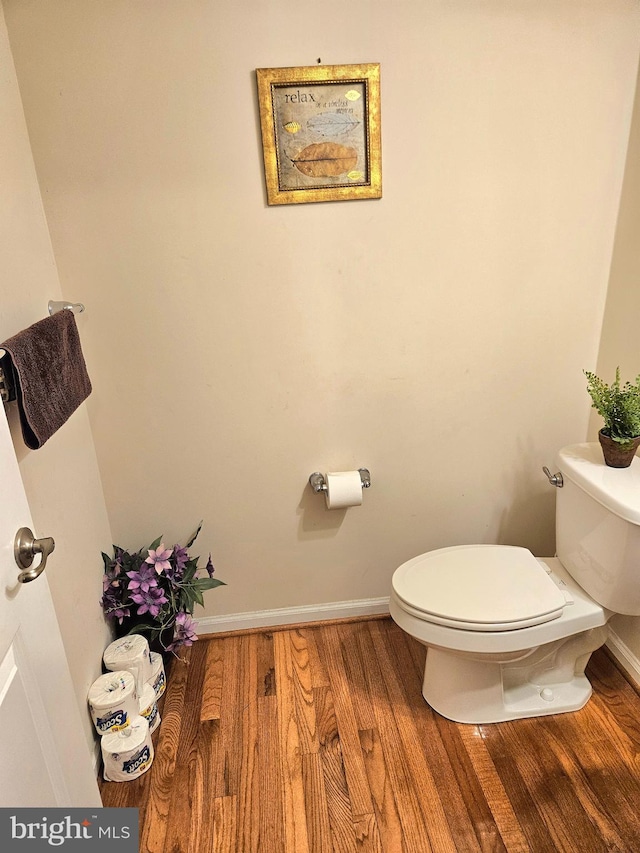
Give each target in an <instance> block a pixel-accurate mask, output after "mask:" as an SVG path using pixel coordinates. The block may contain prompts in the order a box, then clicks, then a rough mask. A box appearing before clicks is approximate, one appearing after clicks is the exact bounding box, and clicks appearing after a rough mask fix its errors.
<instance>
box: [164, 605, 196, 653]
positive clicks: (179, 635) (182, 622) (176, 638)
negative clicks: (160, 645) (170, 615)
mask: <svg viewBox="0 0 640 853" xmlns="http://www.w3.org/2000/svg"><path fill="white" fill-rule="evenodd" d="M197 639H198V635H197V634H196V624H195V622H194V621H193V619H192V618H191V616H189V614H188V613H184V612H180V613H178V615H177V616H176V623H175V626H174V630H173V642H172V643H169V645H168V646H167V651H169V652H175V650H176V649H178V648H180V646H192V645H193V643H194V640H197Z"/></svg>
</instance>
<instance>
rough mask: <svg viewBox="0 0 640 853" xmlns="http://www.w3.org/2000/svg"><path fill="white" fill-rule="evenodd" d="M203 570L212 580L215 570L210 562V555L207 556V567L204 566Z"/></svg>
mask: <svg viewBox="0 0 640 853" xmlns="http://www.w3.org/2000/svg"><path fill="white" fill-rule="evenodd" d="M205 569H206V570H207V574H208V575H209V577H210V578H212V577H213V573H214V572H215V569H214V568H213V563H212V562H211V554H209V559H208V560H207V565H206V566H205Z"/></svg>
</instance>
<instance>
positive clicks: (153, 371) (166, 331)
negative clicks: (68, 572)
mask: <svg viewBox="0 0 640 853" xmlns="http://www.w3.org/2000/svg"><path fill="white" fill-rule="evenodd" d="M4 3H5V9H6V15H7V21H8V30H9V35H10V38H11V44H12V49H13V53H14V57H15V61H16V65H17V69H18V77H19V81H20V91H21V94H22V99H23V103H24V107H25V113H26V118H27V124H28V128H29V134H30V139H31V144H32V149H33V154H34V159H35V163H36V168H37V173H38V179H39V182H40V188H41V191H42V197H43V202H44V207H45V211H46V215H47V220H48V223H49V228H50V233H51V238H52V242H53V246H54V251H55V256H56V261H57V265H58V270H59V275H60V279H61V282H62V286H63V289H64V291H65V293H66V294H67V295H69V296H72V297H73V298H74V299H77V300H82V301H83V302H85V303H86V305H87V315H86V321H83V322H84V326H83V341H86V352H87V357H88V360H89V362H90V364H91V366H92V376H93V380H94V388H95V392H94V394H93V396H92V398H91V399H90V401H89V404H88V409H89V416H90V420H91V425H92V430H93V435H94V439H95V445H96V451H97V456H98V461H99V465H100V470H101V474H102V481H103V485H104V492H105V499H106V503H107V507H108V511H109V518H110V521H111V527H112V530H113V536H114V538H115V541H116V542H118V543H119V544H121V545H123V546H131V547H139V546H141V545H143V544H144V543H146V542H149V541H151V540H152V539H153V538H154V537H156V536H157V535H159V534H161V533H162V534H164V536H165V541H166V542H167V543H168V544H172V543H173V542H175V541H177V540H179V539H180V538H182V537H184V536H186V535H188V534H189V533H190V532H191V530H192V529H193V527H194V525H195V524H196V523H197V522H198V521H199V520H200V519H201V518H202V519H204V522H205V526H204V528H203V531H202V533H201V535H200V539H199V551H200V553H202V554H204V555H205V556H206V555H208V553H209V552H211V553H212V555H213V559H214V563H215V564H216V566H217V568H218V575H219V576H220V577H221V578H223V579H224V580H226V581H227V582H228V586H226V587H224V588H221V589H218V590H215V591H213V592H211V593H209V594H208V596H207V607H206V610H205V611H204V614H205V615H207V616H214V615H223V614H234V613H241V612H250V611H256V610H263V609H270V608H281V607H302V606H305V605H310V606H313V605H316V604H319V603H323V602H336V601H348V600H355V599H367V598H375V597H382V596H385V595H387V594H388V590H389V581H390V577H391V574H392V572H393V570H394V568H395V567H396V566H397V565H398V564H399V563H401V562H402V561H404V560H406V559H407V558H409V557H411V556H412V555H414V554H416V553H418V552H421V551H424V550H426V549H429V548H436V547H440V546H445V545H450V544H456V543H467V542H502V543H514V544H522V545H525V546H527V547H530V548H531V549H533V551H534V552H535V553H537V554H540V555H544V554H550V553H553V551H554V497H555V496H554V490H553V489H552V488H550V487H549V486H548V484H547V482H546V480H545V479H544V477H543V475H542V472H541V466H542V465H543V464H547V465H549V466H553V464H554V454H555V451H556V449H557V448H558V447H560V446H562V445H564V444H567V443H570V442H575V441H580V440H583V439H584V437H585V435H586V433H587V427H588V421H589V401H588V399H587V396H586V394H585V390H584V377H583V375H582V370H583V368H584V367H585V366H588V365H590V364H594V363H595V361H596V358H597V353H598V344H599V336H600V329H601V325H602V317H603V310H604V304H605V295H606V288H607V282H608V277H609V267H610V262H611V252H612V245H613V237H614V230H615V224H616V216H617V211H618V205H619V198H620V188H621V183H622V177H623V169H624V164H625V156H626V150H627V141H628V134H629V126H630V120H631V113H632V106H633V95H634V89H635V83H636V71H637V64H638V49H639V41H640V30H639V24H640V7H638V4H637V2H635V0H573V2H571V3H558V2H557V0H535V2H532V0H510V2H506V0H481V2H478V0H473V2H470V0H448V2H446V3H443V2H441V0H405V2H402V3H393V4H392V3H383V2H372V0H353V2H351V3H349V4H344V3H343V2H337V0H327V2H325V3H323V4H322V5H321V6H320V7H319V6H318V4H316V3H311V2H308V0H296V2H293V0H274V2H271V3H258V2H252V3H249V4H248V3H236V2H232V0H187V2H180V3H178V2H175V0H136V2H133V0H110V2H109V3H87V2H86V0H56V2H46V1H45V2H42V0H4ZM319 59H320V60H321V61H322V63H326V64H332V63H355V62H380V63H381V68H382V137H383V186H384V189H383V198H382V199H381V200H379V201H357V202H340V203H327V204H307V205H294V206H282V207H268V206H267V205H266V203H265V192H264V186H263V184H264V181H263V172H262V151H261V144H260V131H259V120H258V113H257V103H256V92H255V79H254V70H255V68H256V67H271V66H296V65H314V64H316V63H317V61H318V60H319ZM359 466H367V467H369V468H370V470H371V473H372V479H373V487H372V488H371V489H370V490H369V491H368V492H367V493H366V494H365V495H364V502H363V506H362V507H359V508H356V509H351V510H348V511H346V512H327V511H326V510H325V508H324V503H323V500H322V498H321V497H319V496H317V495H314V494H312V493H311V492H310V489H309V487H308V485H307V479H308V476H309V474H310V473H311V472H313V471H315V470H321V471H326V470H335V469H351V468H356V467H359ZM99 545H100V546H101V547H103V548H107V547H108V546H109V545H110V540H109V539H108V538H107V537H106V534H105V536H103V537H100V543H99ZM85 570H86V571H87V572H90V571H96V572H98V571H99V555H97V554H96V559H93V560H92V561H89V562H87V564H86V566H85ZM201 613H202V611H201Z"/></svg>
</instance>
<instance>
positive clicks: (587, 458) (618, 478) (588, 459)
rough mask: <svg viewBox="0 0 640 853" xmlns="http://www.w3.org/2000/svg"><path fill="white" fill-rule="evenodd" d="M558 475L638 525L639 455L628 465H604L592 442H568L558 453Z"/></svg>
mask: <svg viewBox="0 0 640 853" xmlns="http://www.w3.org/2000/svg"><path fill="white" fill-rule="evenodd" d="M558 466H559V468H560V471H561V472H562V476H563V477H566V478H568V479H569V480H571V481H572V482H574V483H575V484H576V486H579V487H580V488H581V489H583V491H585V492H586V493H587V494H588V495H590V497H592V498H593V499H594V500H596V501H598V503H600V504H602V506H604V507H606V509H608V510H609V511H610V512H612V513H614V514H615V515H617V516H618V517H619V518H622V519H624V521H628V522H630V523H631V524H638V525H640V459H638V457H635V458H634V459H633V461H632V463H631V466H630V467H629V468H610V467H609V466H608V465H605V463H604V458H603V456H602V449H601V448H600V445H599V444H598V443H596V442H585V443H584V444H572V445H570V446H569V447H563V448H562V450H560V451H559V453H558Z"/></svg>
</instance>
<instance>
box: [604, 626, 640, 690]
mask: <svg viewBox="0 0 640 853" xmlns="http://www.w3.org/2000/svg"><path fill="white" fill-rule="evenodd" d="M605 645H606V647H607V648H608V649H609V651H610V652H611V654H612V655H613V656H614V658H615V659H616V660H617V661H618V663H619V664H620V666H621V667H622V668H623V669H624V671H625V672H626V673H627V675H628V676H629V678H630V679H631V680H632V681H634V682H635V683H636V685H637V686H638V687H640V658H638V657H637V656H636V655H635V654H634V653H633V652H632V651H631V649H630V648H629V646H627V644H626V643H624V642H623V641H622V640H621V639H620V637H619V636H618V635H617V634H616V632H615V631H612V630H611V629H609V638H608V640H607V642H606V643H605Z"/></svg>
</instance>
